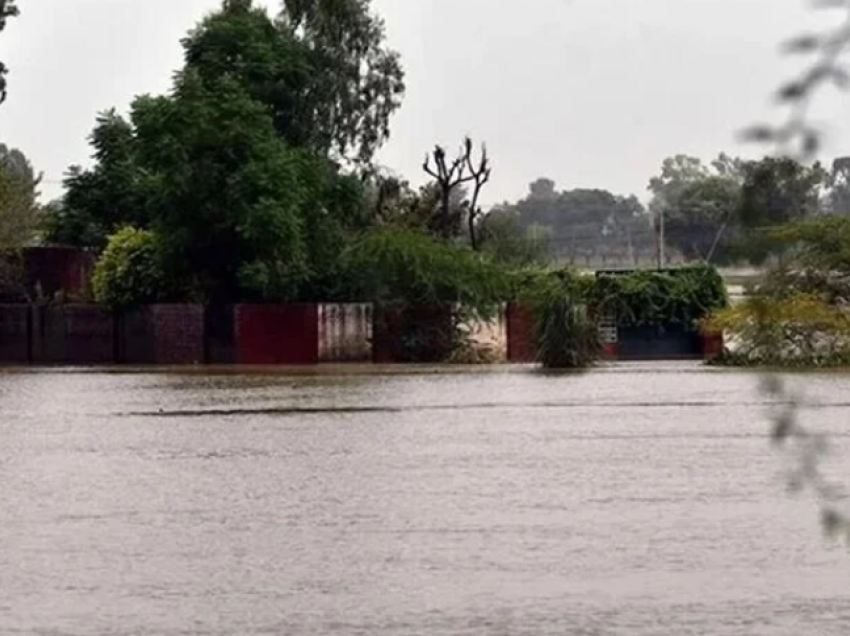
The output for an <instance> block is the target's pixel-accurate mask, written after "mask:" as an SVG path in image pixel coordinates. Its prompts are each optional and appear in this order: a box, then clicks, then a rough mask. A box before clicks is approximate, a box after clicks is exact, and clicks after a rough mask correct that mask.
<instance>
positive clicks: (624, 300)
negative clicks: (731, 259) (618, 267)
mask: <svg viewBox="0 0 850 636" xmlns="http://www.w3.org/2000/svg"><path fill="white" fill-rule="evenodd" d="M594 296H595V298H594V301H593V302H594V304H595V305H596V306H597V307H598V309H599V311H600V312H602V313H604V314H606V315H609V316H613V317H614V318H615V319H616V320H617V324H618V325H619V326H620V327H635V326H643V325H658V326H667V325H672V324H680V325H684V326H685V327H686V328H688V329H693V330H696V329H697V326H698V324H699V321H700V320H702V319H703V318H704V317H705V316H707V315H708V314H710V313H712V312H714V311H717V310H719V309H722V308H724V307H726V306H727V305H728V297H727V294H726V285H725V284H724V282H723V278H722V277H721V276H720V274H719V273H718V271H717V270H716V269H715V268H713V267H710V266H707V265H698V266H692V267H682V268H680V269H675V270H662V271H657V270H643V271H636V272H628V273H623V274H602V275H600V276H599V277H598V278H597V281H596V286H595V290H594Z"/></svg>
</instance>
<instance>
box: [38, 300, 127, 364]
mask: <svg viewBox="0 0 850 636" xmlns="http://www.w3.org/2000/svg"><path fill="white" fill-rule="evenodd" d="M33 316H34V320H33V362H35V363H37V364H112V363H114V362H115V318H114V316H113V314H112V313H111V312H110V311H108V310H106V309H104V308H103V307H99V306H98V305H53V306H47V307H40V308H37V309H34V310H33Z"/></svg>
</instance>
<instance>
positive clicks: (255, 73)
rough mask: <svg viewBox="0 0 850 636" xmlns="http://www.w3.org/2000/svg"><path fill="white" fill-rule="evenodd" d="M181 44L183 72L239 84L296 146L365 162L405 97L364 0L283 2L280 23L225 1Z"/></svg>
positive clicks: (243, 1)
mask: <svg viewBox="0 0 850 636" xmlns="http://www.w3.org/2000/svg"><path fill="white" fill-rule="evenodd" d="M183 46H184V50H185V62H186V64H185V66H186V72H189V71H191V72H194V73H197V74H198V75H200V77H201V78H202V79H204V80H205V81H206V80H209V79H211V78H215V77H220V76H221V75H223V74H230V75H232V76H234V77H235V78H238V79H239V81H240V82H242V83H243V85H244V86H245V88H246V89H247V90H248V91H249V93H250V94H251V96H252V97H253V98H254V99H257V100H259V101H261V102H263V103H264V104H266V105H267V107H268V108H269V110H270V112H271V114H272V117H273V120H274V125H275V129H276V130H277V132H278V133H279V134H280V135H281V136H282V137H283V138H284V139H286V140H287V141H289V142H290V143H291V144H293V145H295V146H309V147H311V148H314V149H316V150H318V151H321V152H323V153H325V154H333V155H335V156H336V157H337V158H341V159H353V160H355V161H358V162H360V163H364V164H365V163H368V162H369V161H370V160H371V158H372V156H373V155H374V153H375V151H376V150H377V149H378V148H379V147H380V146H381V144H382V143H383V142H384V141H385V140H386V139H387V138H388V136H389V120H390V118H391V116H392V115H393V113H394V112H395V111H396V110H397V109H398V107H399V106H400V104H401V98H402V96H403V93H404V73H403V71H402V68H401V63H400V60H399V57H398V54H397V53H395V52H394V51H391V50H390V49H388V48H387V47H386V46H385V29H384V24H383V21H382V20H381V19H380V18H379V17H377V16H376V15H374V14H373V13H372V12H371V9H370V5H369V2H368V1H367V0H287V1H285V2H284V8H283V11H282V13H281V15H280V17H279V19H278V20H276V21H275V20H273V19H272V18H271V17H270V16H269V15H268V14H267V13H266V11H265V10H264V9H262V8H259V7H255V6H254V3H253V0H225V1H224V2H223V4H222V8H221V10H220V11H218V12H216V13H214V14H212V15H210V16H209V17H208V18H206V19H205V20H204V21H203V22H202V23H201V24H200V25H199V26H198V27H197V28H196V29H194V30H193V31H192V32H191V33H190V34H189V36H188V37H187V38H186V39H185V40H184V41H183Z"/></svg>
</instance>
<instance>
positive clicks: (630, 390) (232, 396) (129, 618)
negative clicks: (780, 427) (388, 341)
mask: <svg viewBox="0 0 850 636" xmlns="http://www.w3.org/2000/svg"><path fill="white" fill-rule="evenodd" d="M807 386H808V395H809V397H810V398H813V399H816V400H818V401H821V402H825V403H828V404H832V406H829V407H827V408H818V409H814V410H811V411H810V412H808V413H807V418H808V420H807V421H808V422H809V423H810V424H811V425H812V426H813V427H816V428H819V429H821V430H825V431H829V432H831V433H833V434H834V435H835V436H836V437H837V439H836V442H837V446H838V451H839V457H838V460H839V461H838V462H836V463H837V464H839V465H842V466H847V465H850V438H848V437H846V436H847V435H848V432H850V429H848V428H847V424H848V421H847V420H848V417H847V416H848V414H849V413H850V404H849V403H850V376H848V377H846V378H841V377H828V376H821V377H817V378H813V379H810V380H808V381H807ZM754 387H755V380H754V378H753V377H752V376H749V375H741V374H733V373H724V372H717V371H714V372H711V371H708V370H704V369H701V368H699V367H697V366H694V365H673V366H661V367H658V366H655V367H653V366H618V367H614V368H610V369H604V370H600V371H597V372H594V373H592V374H590V375H586V376H582V377H544V376H541V375H538V374H534V373H530V372H525V371H517V370H513V371H488V372H484V373H449V374H434V373H428V374H423V373H417V374H401V373H395V374H391V375H390V374H384V375H378V374H369V373H366V372H362V373H357V372H352V371H349V372H347V373H345V374H344V375H338V374H337V375H332V374H329V373H328V372H324V373H320V374H315V375H309V376H301V377H295V376H289V377H286V376H280V375H277V376H274V375H257V374H254V375H247V374H245V375H237V374H218V375H210V374H206V375H205V374H203V373H200V372H195V373H191V374H183V375H179V374H171V375H169V374H153V373H137V374H133V373H112V374H110V373H100V372H97V373H95V372H78V373H75V372H9V373H5V374H0V515H2V518H1V519H0V633H2V634H18V633H20V634H50V635H54V634H81V635H83V634H84V635H89V634H91V635H94V634H98V635H100V634H104V635H105V634H109V635H113V634H121V635H130V634H133V635H135V634H168V635H176V634H216V635H227V636H242V635H255V634H281V635H287V636H289V635H292V636H299V635H307V634H309V635H311V636H313V635H324V634H329V635H343V634H344V635H349V634H352V635H353V634H358V635H361V634H362V635H364V636H366V635H368V636H388V635H397V634H403V635H408V634H409V635H422V636H426V635H427V636H448V635H460V634H464V635H466V634H469V635H476V636H477V635H488V636H489V635H494V636H495V635H498V636H514V635H528V636H548V635H553V636H554V635H558V636H560V635H563V634H579V635H588V636H589V635H596V634H599V635H608V634H612V635H628V636H683V635H688V634H693V635H700V636H703V635H715V634H722V635H731V634H736V635H738V634H740V635H742V636H743V635H747V636H750V635H771V636H773V635H783V636H784V635H788V636H798V635H805V636H819V635H833V634H834V635H836V636H837V635H842V636H844V635H846V634H848V633H850V555H847V554H846V553H844V552H842V551H841V550H835V549H830V548H829V546H828V545H827V544H826V543H825V542H824V541H823V540H822V538H821V535H820V533H819V529H818V525H817V515H816V511H815V508H814V507H813V505H812V504H811V503H810V502H809V501H808V500H807V499H805V498H804V499H801V500H794V499H791V498H789V497H788V496H787V495H786V494H785V492H784V491H783V488H782V484H781V482H780V480H779V468H780V464H779V462H778V460H777V458H776V457H775V455H774V454H773V453H772V451H771V449H770V447H769V444H768V443H767V441H766V440H765V433H766V430H767V424H766V423H765V421H764V417H763V407H762V406H761V405H759V404H758V402H759V396H758V395H757V394H756V392H755V388H754ZM841 460H843V463H841ZM845 475H847V478H848V482H850V471H845Z"/></svg>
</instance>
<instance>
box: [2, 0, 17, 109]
mask: <svg viewBox="0 0 850 636" xmlns="http://www.w3.org/2000/svg"><path fill="white" fill-rule="evenodd" d="M16 15H18V7H17V6H16V5H15V0H0V31H3V30H4V29H5V28H6V21H7V20H8V19H9V18H13V17H15V16H16ZM6 70H7V69H6V65H5V64H3V62H0V104H2V103H3V102H4V101H6Z"/></svg>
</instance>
